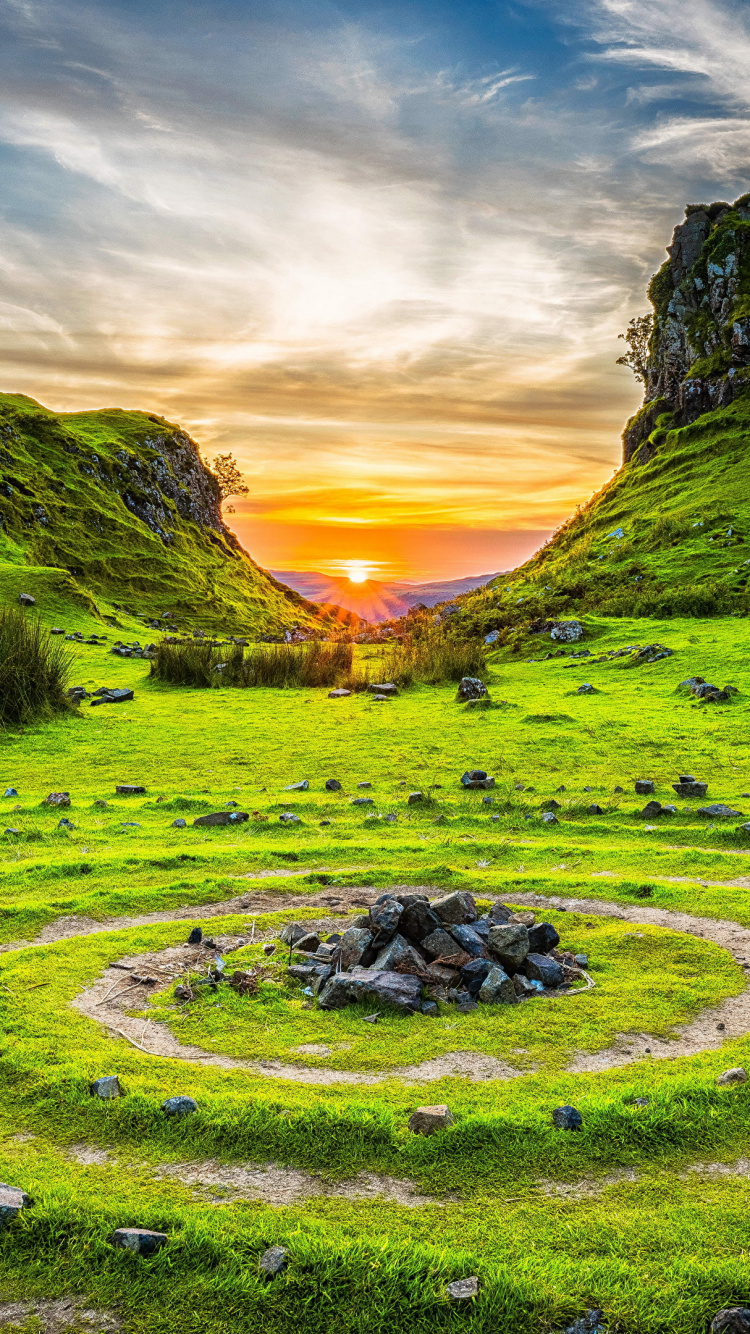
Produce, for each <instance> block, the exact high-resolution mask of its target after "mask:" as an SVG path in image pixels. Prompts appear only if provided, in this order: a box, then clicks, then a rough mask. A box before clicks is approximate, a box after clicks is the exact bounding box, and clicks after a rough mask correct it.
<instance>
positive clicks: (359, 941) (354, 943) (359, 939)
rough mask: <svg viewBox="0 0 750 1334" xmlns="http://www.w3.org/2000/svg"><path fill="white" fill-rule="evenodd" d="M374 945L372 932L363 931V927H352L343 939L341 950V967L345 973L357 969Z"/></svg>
mask: <svg viewBox="0 0 750 1334" xmlns="http://www.w3.org/2000/svg"><path fill="white" fill-rule="evenodd" d="M371 945H372V932H371V931H367V930H363V929H362V928H361V927H356V926H350V927H349V930H348V931H345V932H344V934H343V936H342V937H341V944H340V945H339V950H340V953H341V967H342V969H343V970H344V972H346V971H347V969H349V968H355V967H356V965H357V964H358V963H361V962H362V960H363V958H364V956H365V955H366V953H367V951H368V950H369V948H370V946H371Z"/></svg>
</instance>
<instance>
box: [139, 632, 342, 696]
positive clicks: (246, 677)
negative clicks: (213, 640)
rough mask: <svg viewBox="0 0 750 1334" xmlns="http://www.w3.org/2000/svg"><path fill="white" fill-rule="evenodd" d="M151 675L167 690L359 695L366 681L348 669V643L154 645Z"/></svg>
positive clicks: (318, 641)
mask: <svg viewBox="0 0 750 1334" xmlns="http://www.w3.org/2000/svg"><path fill="white" fill-rule="evenodd" d="M151 675H152V676H154V677H156V678H157V680H159V681H166V682H167V683H168V684H169V685H179V686H198V687H208V686H238V687H241V688H246V687H250V686H266V687H276V688H279V689H289V688H290V687H294V686H301V687H315V686H321V687H322V686H336V685H340V686H344V687H346V688H347V689H348V690H362V689H365V688H366V686H367V676H366V674H364V673H361V672H357V671H355V669H354V650H353V648H352V645H351V644H346V643H342V642H339V643H332V644H328V643H322V642H321V641H320V640H313V641H312V642H311V643H309V644H262V645H254V646H253V647H252V648H250V649H243V648H242V647H240V646H239V645H235V646H234V647H232V648H230V649H226V648H223V647H221V646H219V647H216V646H215V645H212V644H195V643H192V644H191V643H185V644H160V645H159V646H158V648H157V650H156V657H155V658H154V659H153V661H152V663H151Z"/></svg>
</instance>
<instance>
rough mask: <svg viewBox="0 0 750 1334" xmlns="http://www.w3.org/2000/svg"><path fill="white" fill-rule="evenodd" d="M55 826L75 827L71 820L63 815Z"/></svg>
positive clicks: (59, 827) (61, 827) (60, 827)
mask: <svg viewBox="0 0 750 1334" xmlns="http://www.w3.org/2000/svg"><path fill="white" fill-rule="evenodd" d="M57 827H58V829H75V825H74V824H73V821H72V820H68V819H66V818H65V816H63V818H62V820H58V822H57Z"/></svg>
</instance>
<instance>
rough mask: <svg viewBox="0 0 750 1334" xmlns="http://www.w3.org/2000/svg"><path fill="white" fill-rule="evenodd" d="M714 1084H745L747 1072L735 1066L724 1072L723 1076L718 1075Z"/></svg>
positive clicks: (739, 1066)
mask: <svg viewBox="0 0 750 1334" xmlns="http://www.w3.org/2000/svg"><path fill="white" fill-rule="evenodd" d="M716 1083H717V1084H721V1085H724V1084H746V1083H747V1070H745V1069H743V1067H742V1066H741V1065H735V1066H733V1067H732V1069H731V1070H725V1071H724V1073H723V1074H721V1075H719V1077H718V1079H717V1080H716Z"/></svg>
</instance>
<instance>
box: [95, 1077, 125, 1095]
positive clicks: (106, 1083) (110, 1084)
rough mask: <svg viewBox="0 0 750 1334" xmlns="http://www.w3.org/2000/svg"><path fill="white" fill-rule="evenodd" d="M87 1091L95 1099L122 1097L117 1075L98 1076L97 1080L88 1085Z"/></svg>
mask: <svg viewBox="0 0 750 1334" xmlns="http://www.w3.org/2000/svg"><path fill="white" fill-rule="evenodd" d="M89 1090H90V1092H91V1093H92V1094H93V1096H94V1097H95V1098H120V1097H121V1096H122V1089H121V1088H120V1081H119V1079H118V1078H117V1075H100V1076H99V1078H98V1079H95V1080H94V1081H93V1083H91V1084H89Z"/></svg>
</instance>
